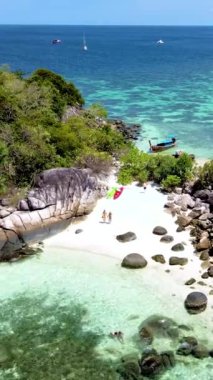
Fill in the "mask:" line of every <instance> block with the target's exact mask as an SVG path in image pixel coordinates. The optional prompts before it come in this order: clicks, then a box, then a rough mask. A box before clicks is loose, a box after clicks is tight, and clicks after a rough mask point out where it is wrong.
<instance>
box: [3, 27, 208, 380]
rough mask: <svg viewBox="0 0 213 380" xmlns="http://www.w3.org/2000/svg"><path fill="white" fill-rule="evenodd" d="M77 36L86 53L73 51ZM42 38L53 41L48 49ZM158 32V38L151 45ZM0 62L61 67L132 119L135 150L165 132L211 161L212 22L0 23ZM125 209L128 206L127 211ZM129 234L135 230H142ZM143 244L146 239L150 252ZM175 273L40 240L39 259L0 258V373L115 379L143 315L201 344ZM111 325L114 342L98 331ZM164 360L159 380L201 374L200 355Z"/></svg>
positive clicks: (89, 99) (172, 346) (204, 325)
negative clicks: (138, 126) (137, 130)
mask: <svg viewBox="0 0 213 380" xmlns="http://www.w3.org/2000/svg"><path fill="white" fill-rule="evenodd" d="M84 34H85V37H86V41H87V45H88V51H83V46H82V45H83V35H84ZM53 39H61V40H62V43H61V44H58V45H53V44H52V40H53ZM160 39H162V40H164V41H165V44H162V45H158V44H156V41H158V40H160ZM0 64H8V65H9V66H10V68H11V69H12V70H22V71H24V72H25V74H26V75H30V73H31V72H32V71H33V70H35V69H37V68H39V67H40V68H41V67H43V68H48V69H51V70H54V71H56V72H58V73H59V74H62V75H63V76H64V77H65V78H66V79H69V80H72V81H73V82H74V83H75V84H76V86H77V87H78V88H79V89H80V90H81V92H82V94H83V96H84V97H85V99H86V104H87V105H89V104H91V103H97V102H98V103H101V104H102V105H104V106H106V108H107V109H108V110H109V115H110V116H111V117H118V118H123V119H124V120H126V121H128V122H140V123H142V125H143V131H142V133H141V138H140V141H138V145H139V146H140V147H141V148H142V149H144V150H147V149H148V140H149V139H150V138H151V139H153V141H157V140H158V139H161V138H164V137H166V136H167V135H168V134H175V135H176V137H177V139H178V148H179V149H185V150H187V151H188V152H190V153H195V154H196V156H197V157H200V158H213V153H212V140H213V75H212V74H213V27H92V26H91V27H89V26H87V27H81V26H0ZM126 191H128V190H126ZM138 191H140V189H139V188H138ZM145 195H146V194H142V193H139V196H141V197H144V196H145ZM136 200H137V198H136ZM133 201H134V200H133ZM116 202H117V201H116ZM118 202H119V201H118ZM137 204H138V203H137ZM126 206H127V207H128V205H126ZM134 207H135V206H134V204H131V205H130V206H129V210H130V215H131V212H132V213H133V215H134ZM162 207H163V204H162V205H161V203H159V201H158V198H157V202H156V204H155V203H154V210H155V214H154V213H151V214H153V215H154V217H156V215H158V212H156V210H157V209H159V208H160V209H161V208H162ZM124 212H125V210H124ZM113 215H114V213H113ZM125 215H126V216H127V218H128V217H129V213H128V212H126V214H125ZM145 218H146V219H145V223H146V224H147V227H148V225H149V223H148V222H149V218H148V219H147V217H146V216H145ZM113 219H114V217H113ZM124 222H125V218H124ZM121 225H122V224H121ZM171 227H172V226H171ZM173 227H174V228H175V230H176V227H175V226H173ZM76 228H77V226H76ZM106 228H107V225H106ZM122 228H123V227H122ZM150 228H151V230H152V228H153V226H150ZM140 229H141V232H140V234H141V236H142V237H143V234H144V232H145V230H146V229H145V228H144V227H143V225H142V226H141V225H140ZM74 230H75V227H74V226H73V230H72V232H71V231H70V232H69V233H70V245H72V233H73V234H74ZM83 232H86V233H88V232H87V231H83ZM123 232H125V231H123ZM95 233H97V232H96V231H95ZM181 234H182V233H181ZM75 236H77V235H76V234H75ZM82 236H83V239H84V238H85V237H84V236H85V235H84V234H83V235H82ZM106 236H107V235H106ZM182 236H183V235H180V241H181V239H183V237H182ZM58 239H63V236H60V235H59V237H58ZM80 239H82V238H81V237H80ZM61 241H62V240H61ZM155 241H156V240H153V241H150V246H151V245H152V244H153V249H154V247H155V246H154V244H155V243H153V242H155ZM103 244H104V242H103ZM88 249H89V247H88ZM144 249H145V248H144V247H143V242H142V250H144ZM162 249H163V248H162ZM164 250H165V248H164ZM164 250H163V251H162V252H161V251H160V252H159V253H164V254H165V251H164ZM144 253H145V254H146V250H145V252H144ZM159 265H160V264H159ZM181 269H183V268H181ZM176 271H177V272H176V273H177V274H178V272H179V277H180V281H178V282H177V283H176V280H175V279H174V278H175V276H174V278H173V276H172V273H171V277H169V275H168V274H166V273H165V274H164V270H158V267H155V265H153V266H152V265H150V266H149V269H147V270H144V271H142V272H141V271H140V270H139V271H131V270H130V271H128V270H126V269H124V268H121V266H120V259H119V258H117V257H114V256H113V252H112V257H107V256H103V255H102V256H100V255H99V254H94V253H90V252H85V251H75V250H73V249H72V248H68V249H67V248H63V247H62V246H60V244H58V245H56V246H51V244H50V246H48V244H47V245H46V244H44V247H43V253H41V254H40V255H37V256H34V257H33V256H32V257H31V258H29V259H26V260H22V261H19V262H14V263H1V265H0V289H1V291H0V379H1V380H17V379H18V380H82V379H84V378H85V379H87V380H100V379H103V380H120V377H119V376H118V374H117V373H116V368H117V364H116V361H117V360H118V359H119V360H120V358H121V356H123V355H125V354H132V353H134V354H135V355H136V356H137V355H138V354H139V353H141V352H142V349H144V346H143V344H142V343H141V342H140V340H139V339H138V329H139V325H140V323H141V322H142V320H144V319H146V318H147V317H149V316H150V315H153V314H159V315H161V316H162V317H163V318H164V317H165V316H168V317H169V318H172V319H173V320H174V321H175V322H176V323H177V324H178V327H180V326H182V328H183V331H182V332H181V334H186V335H187V336H188V335H189V336H195V337H196V338H198V340H199V342H200V343H202V344H204V345H205V346H206V347H207V348H208V349H209V350H212V349H213V343H212V336H213V335H212V333H213V330H212V313H211V309H210V305H209V306H208V310H207V311H206V312H205V313H202V314H201V315H197V316H193V315H188V313H187V312H186V311H185V308H184V307H183V293H182V291H183V292H189V289H187V288H186V287H185V288H184V285H183V284H184V282H185V280H188V278H190V277H191V275H192V274H190V273H188V272H187V270H185V272H182V275H181V274H180V273H181V271H179V269H177V270H176ZM177 278H178V277H177ZM203 288H204V287H203ZM176 290H178V291H176ZM179 290H180V294H179ZM208 291H209V287H207V286H206V287H205V289H204V293H206V294H207V292H208ZM208 297H212V296H211V295H210V294H209V295H208ZM120 329H121V331H123V332H124V333H125V339H124V342H123V344H121V342H119V341H116V340H113V339H109V337H108V334H109V332H110V331H112V332H113V331H119V330H120ZM184 329H185V330H186V331H185V330H184ZM188 330H189V331H188ZM173 338H174V337H173ZM154 347H155V348H157V349H158V350H159V352H162V351H164V350H172V351H173V352H174V351H175V350H176V348H177V340H176V339H175V338H174V339H169V338H168V337H167V338H166V337H165V336H163V337H157V338H155V341H154ZM176 358H177V364H176V366H175V367H174V368H171V369H170V370H169V371H166V372H165V373H164V374H162V376H161V377H160V379H161V380H212V379H213V362H212V358H211V357H208V358H204V359H202V360H199V359H195V358H193V357H192V356H189V357H178V356H176Z"/></svg>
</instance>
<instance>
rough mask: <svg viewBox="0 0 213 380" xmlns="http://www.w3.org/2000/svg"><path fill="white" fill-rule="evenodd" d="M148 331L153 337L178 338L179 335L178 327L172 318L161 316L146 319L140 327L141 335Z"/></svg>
mask: <svg viewBox="0 0 213 380" xmlns="http://www.w3.org/2000/svg"><path fill="white" fill-rule="evenodd" d="M141 331H146V332H148V333H149V334H150V336H153V337H163V338H172V339H173V338H177V337H178V335H179V331H178V326H177V324H176V322H175V321H173V320H172V319H171V318H167V317H164V316H161V315H151V316H150V317H148V318H147V319H145V320H144V321H143V322H142V323H141V325H140V327H139V333H140V332H141Z"/></svg>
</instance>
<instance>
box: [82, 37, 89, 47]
mask: <svg viewBox="0 0 213 380" xmlns="http://www.w3.org/2000/svg"><path fill="white" fill-rule="evenodd" d="M83 50H85V51H87V50H88V47H87V43H86V38H85V35H83Z"/></svg>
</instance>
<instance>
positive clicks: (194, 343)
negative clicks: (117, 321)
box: [118, 315, 213, 380]
mask: <svg viewBox="0 0 213 380" xmlns="http://www.w3.org/2000/svg"><path fill="white" fill-rule="evenodd" d="M188 330H189V331H190V327H188V326H185V325H178V324H177V323H176V322H175V321H173V320H172V319H170V318H168V317H165V316H161V315H152V316H150V317H149V318H147V319H145V320H144V321H143V322H142V323H141V325H140V326H139V331H138V339H139V342H140V344H141V345H142V347H143V348H142V354H141V355H140V356H136V355H135V354H129V355H127V356H125V357H123V358H122V359H121V363H120V364H119V366H118V372H119V374H120V376H121V378H122V379H129V380H131V379H134V380H143V379H147V378H151V379H152V378H156V377H157V378H160V377H161V375H163V373H164V372H165V371H168V370H170V369H171V368H173V367H174V366H175V365H176V362H177V361H178V362H180V361H181V359H180V357H181V356H182V357H183V363H184V357H185V356H188V355H192V356H194V358H197V359H204V358H206V357H208V356H209V357H212V356H213V351H212V350H209V349H208V348H207V347H206V346H204V345H203V344H201V343H200V342H199V341H198V339H197V338H196V337H194V336H191V335H188V336H187V335H186V331H188ZM156 339H161V340H163V339H166V340H167V341H168V340H170V341H171V343H172V346H173V347H176V348H175V349H174V350H167V351H163V350H162V351H160V352H159V351H157V350H156V349H155V340H156ZM162 342H163V341H162ZM177 357H178V360H177Z"/></svg>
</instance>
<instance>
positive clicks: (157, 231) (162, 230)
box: [152, 226, 167, 236]
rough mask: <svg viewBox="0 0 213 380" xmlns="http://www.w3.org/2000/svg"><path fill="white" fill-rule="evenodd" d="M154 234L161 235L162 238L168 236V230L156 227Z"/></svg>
mask: <svg viewBox="0 0 213 380" xmlns="http://www.w3.org/2000/svg"><path fill="white" fill-rule="evenodd" d="M152 233H153V234H154V235H160V236H162V235H166V234H167V230H166V228H164V227H161V226H156V227H155V228H154V229H153V231H152Z"/></svg>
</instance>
